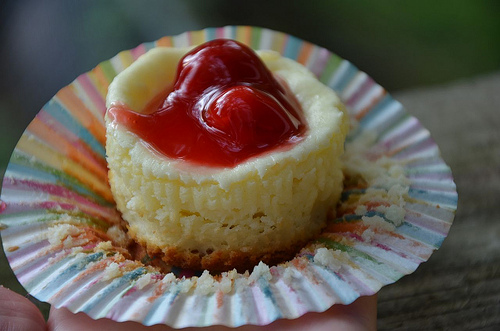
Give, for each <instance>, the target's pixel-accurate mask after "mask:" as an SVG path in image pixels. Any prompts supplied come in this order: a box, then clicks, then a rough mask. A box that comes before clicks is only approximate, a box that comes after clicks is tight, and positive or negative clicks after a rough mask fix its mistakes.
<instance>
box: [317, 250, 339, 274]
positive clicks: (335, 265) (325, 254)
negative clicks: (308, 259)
mask: <svg viewBox="0 0 500 331" xmlns="http://www.w3.org/2000/svg"><path fill="white" fill-rule="evenodd" d="M338 252H339V251H336V250H333V249H328V248H325V247H321V248H318V249H317V250H316V253H315V254H314V259H313V261H314V263H316V264H319V265H322V266H325V267H328V268H330V269H332V270H333V271H334V272H338V271H339V270H340V268H341V267H342V264H341V261H339V254H338Z"/></svg>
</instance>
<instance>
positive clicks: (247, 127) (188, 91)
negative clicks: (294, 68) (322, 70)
mask: <svg viewBox="0 0 500 331" xmlns="http://www.w3.org/2000/svg"><path fill="white" fill-rule="evenodd" d="M167 93H168V91H165V94H167ZM159 100H160V101H159V102H158V103H157V104H153V105H151V107H153V109H151V110H147V111H145V114H139V113H136V112H134V111H131V110H128V109H126V108H125V107H123V106H112V107H111V108H110V109H109V116H111V118H112V119H113V120H115V121H117V122H119V123H121V124H123V125H125V126H126V127H127V128H128V130H130V131H131V132H133V133H135V134H136V135H138V136H139V137H140V138H141V139H143V140H144V141H145V142H147V143H148V144H149V145H150V146H151V147H152V148H154V149H155V150H157V151H158V152H160V153H161V154H164V155H165V156H167V157H170V158H177V159H185V160H187V161H190V162H192V163H195V164H199V165H205V166H213V167H232V166H235V165H237V164H239V163H241V162H243V161H245V160H247V159H248V158H250V157H252V156H256V155H259V154H262V153H264V152H268V151H270V150H273V149H275V148H278V147H285V146H288V145H291V144H293V143H295V142H297V141H298V140H300V138H301V137H302V136H303V133H304V131H305V129H306V124H305V121H304V119H303V115H302V110H301V109H300V105H299V104H298V102H297V101H296V100H295V98H294V96H293V95H292V94H291V93H290V92H289V90H288V88H286V87H285V86H284V85H282V84H280V83H279V82H278V81H277V80H276V78H275V77H274V76H273V74H272V73H271V72H270V71H269V70H268V69H267V68H266V66H265V65H264V63H263V62H262V61H261V60H260V58H259V57H258V56H257V55H256V54H255V53H254V52H253V51H252V50H251V49H250V48H248V47H247V46H245V45H242V44H240V43H238V42H236V41H233V40H226V39H216V40H213V41H209V42H207V43H205V44H202V45H200V46H198V47H197V48H195V49H194V50H192V51H191V52H189V53H188V54H186V55H185V56H184V57H183V58H182V59H181V61H180V62H179V65H178V68H177V77H176V80H175V82H174V86H173V89H172V90H171V92H170V93H168V95H167V96H166V98H161V99H159Z"/></svg>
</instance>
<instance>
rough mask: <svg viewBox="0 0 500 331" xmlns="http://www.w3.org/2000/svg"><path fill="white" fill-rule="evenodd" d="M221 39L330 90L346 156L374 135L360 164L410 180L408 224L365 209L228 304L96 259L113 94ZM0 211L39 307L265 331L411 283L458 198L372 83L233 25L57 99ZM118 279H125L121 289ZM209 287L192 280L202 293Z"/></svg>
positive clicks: (88, 79)
mask: <svg viewBox="0 0 500 331" xmlns="http://www.w3.org/2000/svg"><path fill="white" fill-rule="evenodd" d="M214 38H232V39H236V40H239V41H241V42H243V43H245V44H248V45H249V46H251V47H252V48H254V49H272V50H275V51H278V52H279V53H281V54H282V55H284V56H285V57H289V58H292V59H295V60H297V61H298V62H300V63H302V64H304V65H305V66H307V67H308V68H309V69H310V70H311V71H312V72H313V73H314V74H315V75H316V76H317V77H318V78H319V79H320V80H321V81H322V82H323V83H325V84H326V85H328V86H330V87H331V88H333V89H334V90H335V91H336V92H337V93H338V94H339V95H340V97H341V99H342V100H343V101H344V103H345V104H346V106H347V107H348V110H349V113H350V116H351V117H352V119H353V120H354V121H355V122H357V126H356V127H355V128H353V130H352V131H351V133H350V135H349V137H348V140H347V142H346V146H347V147H349V146H351V145H355V144H356V143H358V142H359V141H360V140H362V139H365V138H364V137H365V136H366V134H367V133H370V134H371V136H372V139H371V140H370V142H369V144H368V145H367V146H368V148H367V149H366V150H365V151H363V153H364V154H365V155H366V157H367V158H369V159H372V160H380V159H381V158H382V157H383V158H385V159H387V160H389V161H392V162H394V163H397V164H400V165H402V169H403V171H404V175H405V177H406V178H407V179H408V180H409V184H408V190H407V192H406V198H405V204H404V209H405V210H404V211H405V215H404V221H403V222H402V223H401V224H397V226H394V225H393V227H392V228H390V227H389V228H387V227H386V228H383V227H382V228H377V227H376V228H374V230H373V229H372V228H370V226H369V224H368V223H369V221H370V220H374V219H376V220H378V221H379V222H380V221H383V222H386V223H391V220H390V217H389V216H388V215H389V214H388V213H386V214H384V212H383V210H385V209H384V208H385V207H384V206H382V207H384V208H382V209H380V208H381V206H380V204H378V206H375V205H373V204H370V203H369V202H368V203H365V204H364V207H363V208H361V209H359V208H358V209H356V211H353V210H350V211H349V210H346V211H344V213H343V214H341V215H337V219H334V220H332V221H331V222H329V225H328V227H327V229H326V230H325V231H324V232H323V234H322V235H321V236H320V238H319V239H317V240H315V241H314V242H312V243H311V244H310V245H308V247H306V248H305V249H304V250H303V251H301V253H300V254H298V255H297V257H296V258H295V259H293V260H292V261H290V262H288V263H287V264H284V265H279V266H274V267H271V269H270V270H269V272H263V273H261V274H259V273H258V272H254V273H253V274H252V275H251V276H248V275H236V276H234V275H233V277H232V278H231V277H230V283H229V286H230V290H229V291H228V290H227V289H226V290H222V285H221V284H220V283H218V281H217V278H216V280H215V285H214V286H215V290H211V291H210V290H209V291H205V290H203V289H201V285H198V286H192V287H191V288H190V286H191V285H192V283H193V281H192V280H190V279H189V278H185V279H180V280H179V279H172V276H169V277H170V278H169V277H166V276H165V275H163V274H161V273H158V272H155V271H152V270H151V269H150V268H148V267H146V266H144V265H143V264H142V263H140V262H138V261H132V260H127V259H123V258H122V259H119V258H117V256H120V255H119V254H118V255H117V254H113V253H112V252H109V251H108V250H105V249H103V250H98V249H96V247H95V246H96V244H98V243H99V242H105V241H106V240H108V239H109V238H107V237H106V230H107V229H109V228H110V227H111V226H113V225H116V224H118V223H119V222H120V215H119V213H118V212H117V211H116V209H115V206H114V203H113V199H112V195H111V192H110V189H109V186H108V182H107V166H106V160H105V149H104V142H105V127H104V120H103V117H104V113H105V111H106V107H105V97H106V92H107V87H108V85H109V83H110V82H111V81H112V79H113V78H114V77H115V76H116V74H117V73H119V72H121V71H122V70H123V69H125V68H126V67H127V66H129V65H130V64H131V63H132V62H133V61H134V60H135V59H137V58H138V57H139V56H140V55H141V54H143V53H145V52H146V51H147V50H149V49H151V48H153V47H157V46H177V47H183V46H189V45H194V44H199V43H202V42H204V41H207V40H211V39H214ZM370 189H380V188H379V187H376V185H374V186H373V187H370V186H368V187H361V188H360V187H346V189H345V190H344V193H343V201H344V202H345V201H350V200H349V199H353V197H354V198H355V199H356V197H358V198H359V197H362V196H363V194H366V193H367V192H368V191H369V190H370ZM1 200H2V202H1V206H0V211H1V213H0V228H1V229H2V231H1V235H2V240H3V245H4V249H5V253H6V255H7V259H8V261H9V263H10V266H11V268H12V269H13V271H14V273H15V274H16V276H17V278H18V279H19V281H20V282H21V284H22V285H23V286H24V287H25V288H26V289H27V291H28V292H29V293H30V294H31V295H33V296H34V297H36V298H37V299H39V300H41V301H46V302H49V303H51V304H52V305H54V306H55V307H66V308H68V309H69V310H71V311H73V312H80V311H83V312H85V313H87V314H88V315H89V316H91V317H92V318H101V317H107V318H111V319H113V320H116V321H138V322H141V323H143V324H144V325H153V324H167V325H170V326H172V327H176V328H181V327H187V326H209V325H219V324H220V325H227V326H232V327H236V326H240V325H244V324H256V325H265V324H268V323H271V322H272V321H274V320H276V319H279V318H296V317H299V316H301V315H303V314H305V313H307V312H313V311H315V312H320V311H324V310H326V309H328V308H330V307H331V306H332V305H334V304H349V303H351V302H353V301H354V300H356V299H357V298H359V297H360V296H365V295H372V294H374V293H376V292H377V291H378V290H379V289H380V288H381V287H382V286H385V285H388V284H391V283H393V282H395V281H397V280H398V279H399V278H401V277H402V276H404V275H407V274H410V273H412V272H413V271H414V270H415V269H416V268H417V267H418V265H419V264H420V263H422V262H424V261H426V260H427V259H428V258H429V257H430V255H431V254H432V252H433V251H434V250H436V249H438V248H439V247H440V245H441V243H442V242H443V240H444V239H445V237H446V235H447V233H448V230H449V228H450V226H451V224H452V221H453V217H454V212H455V210H456V205H457V193H456V188H455V184H454V182H453V178H452V175H451V171H450V169H449V168H448V166H447V165H446V164H445V163H444V162H443V160H442V159H441V157H440V155H439V150H438V147H437V146H436V144H435V143H434V141H433V140H432V139H431V137H430V134H429V132H428V131H427V130H426V129H425V128H424V127H423V126H422V125H421V124H420V123H419V122H418V120H417V119H415V118H414V117H412V116H410V115H409V114H408V113H407V112H406V110H405V109H404V108H403V106H402V105H401V104H400V103H399V102H397V101H395V100H394V99H393V98H392V97H391V96H390V95H389V94H388V93H387V92H386V91H385V90H384V89H383V88H382V87H381V86H379V85H378V84H376V83H375V82H374V81H373V80H372V79H371V78H370V77H369V76H368V75H366V74H365V73H363V72H361V71H359V70H358V69H357V68H356V67H354V66H353V65H352V64H351V63H349V62H348V61H346V60H343V59H341V58H339V57H338V56H336V55H334V54H332V53H331V52H330V51H328V50H326V49H324V48H322V47H319V46H316V45H313V44H311V43H309V42H305V41H302V40H300V39H297V38H295V37H293V36H290V35H287V34H284V33H280V32H276V31H271V30H268V29H263V28H256V27H246V26H227V27H223V28H209V29H205V30H201V31H192V32H186V33H183V34H181V35H178V36H173V37H164V38H161V39H160V40H158V41H156V42H150V43H145V44H142V45H140V46H138V47H137V48H135V49H132V50H129V51H123V52H121V53H119V54H118V55H116V56H115V57H113V58H112V59H110V60H108V61H105V62H103V63H101V64H99V65H98V66H97V67H96V68H95V69H93V70H92V71H90V72H87V73H85V74H83V75H81V76H79V77H78V78H77V79H76V80H75V81H74V82H72V83H71V84H70V85H68V86H66V87H64V88H63V89H61V90H60V91H59V92H58V93H57V94H56V95H55V96H54V97H53V98H52V99H51V100H50V101H49V102H48V103H47V104H46V105H45V106H44V107H43V108H42V110H41V111H40V112H39V113H38V115H37V116H36V117H35V119H34V120H33V121H32V123H31V124H30V125H29V126H28V128H27V129H26V131H25V132H24V134H23V135H22V137H21V139H20V141H19V143H18V144H17V146H16V148H15V150H14V152H13V154H12V157H11V160H10V163H9V165H8V168H7V171H6V174H5V177H4V181H3V187H2V195H1ZM360 201H361V200H360ZM359 205H363V204H362V203H359ZM346 208H347V207H346ZM360 210H361V211H362V212H361V213H360V212H359V211H360ZM381 210H382V211H381ZM377 217H378V218H377ZM55 224H59V225H61V224H63V225H64V224H67V226H68V229H73V228H72V227H71V226H72V225H76V226H75V227H74V228H76V229H83V230H82V231H83V233H84V234H83V235H82V236H80V237H79V233H76V234H75V236H74V237H72V239H73V240H80V239H81V240H83V241H82V243H84V244H82V247H81V248H80V249H79V250H75V249H71V248H70V247H65V246H64V245H54V244H53V243H52V244H51V243H50V242H49V239H50V237H51V234H50V231H53V226H54V225H55ZM367 229H371V230H370V231H367ZM75 238H76V239H75ZM78 238H80V239H78ZM89 238H90V239H89ZM63 239H64V238H63ZM318 247H326V248H328V249H329V250H328V251H327V252H333V253H335V254H336V255H335V254H333V253H332V254H333V255H331V256H333V257H334V258H337V260H334V262H332V263H333V264H332V263H330V264H329V263H322V262H321V259H319V258H317V257H318V256H315V255H314V254H315V252H316V251H315V250H316V249H317V248H318ZM323 252H325V251H323ZM328 254H330V253H328ZM328 254H327V256H328ZM113 267H117V268H118V271H119V273H118V274H115V275H114V276H113V273H112V272H113V270H114V269H113ZM264 269H265V268H264ZM115 271H116V270H115ZM110 274H111V276H110ZM203 277H204V276H203V275H202V276H201V277H200V278H196V277H195V278H193V279H195V280H198V284H199V283H201V281H200V279H202V278H203ZM227 279H229V278H227V277H226V280H227ZM209 280H210V278H209ZM219 280H220V279H219ZM211 281H212V285H213V284H214V283H213V281H214V279H213V278H211ZM226 285H227V284H226Z"/></svg>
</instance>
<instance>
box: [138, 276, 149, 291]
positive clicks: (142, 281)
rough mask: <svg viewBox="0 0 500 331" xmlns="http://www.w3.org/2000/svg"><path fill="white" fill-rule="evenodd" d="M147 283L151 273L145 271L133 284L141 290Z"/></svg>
mask: <svg viewBox="0 0 500 331" xmlns="http://www.w3.org/2000/svg"><path fill="white" fill-rule="evenodd" d="M149 283H151V274H150V273H147V274H144V275H142V276H141V277H139V279H138V280H137V281H136V282H135V286H136V287H137V289H138V290H141V289H143V288H144V287H145V286H147V285H148V284H149Z"/></svg>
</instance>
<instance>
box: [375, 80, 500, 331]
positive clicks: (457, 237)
mask: <svg viewBox="0 0 500 331" xmlns="http://www.w3.org/2000/svg"><path fill="white" fill-rule="evenodd" d="M394 97H395V98H396V99H397V100H399V101H400V102H401V103H403V105H405V107H406V109H407V110H408V111H409V112H410V113H411V114H413V115H414V116H415V117H417V118H418V119H419V120H420V121H421V122H422V124H423V125H424V126H425V127H426V128H427V129H429V131H430V132H431V134H432V136H433V138H434V139H435V140H436V142H437V144H438V145H439V147H440V149H441V153H442V155H443V158H444V160H445V161H446V163H447V164H448V165H449V166H450V167H451V169H452V171H453V176H454V178H455V183H456V184H457V189H458V193H459V194H458V196H459V202H458V211H457V214H456V217H455V221H454V224H453V226H452V227H451V230H450V233H449V235H448V237H447V238H446V240H445V241H444V243H443V245H442V247H441V248H440V249H439V250H438V251H437V252H436V253H435V254H433V256H432V257H431V258H430V259H429V261H428V262H426V263H424V264H422V265H421V266H420V267H419V269H417V271H416V272H415V273H413V274H412V275H409V276H406V277H405V278H403V279H401V280H400V281H398V282H396V283H395V284H393V285H390V286H387V287H385V288H383V289H382V290H381V291H380V293H379V303H378V328H379V330H478V329H480V330H500V208H499V206H500V73H496V74H492V75H488V76H485V77H480V78H477V79H475V80H472V81H464V82H458V83H455V84H452V85H448V86H442V87H433V88H426V89H420V90H413V91H407V92H402V93H397V94H395V95H394Z"/></svg>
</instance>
